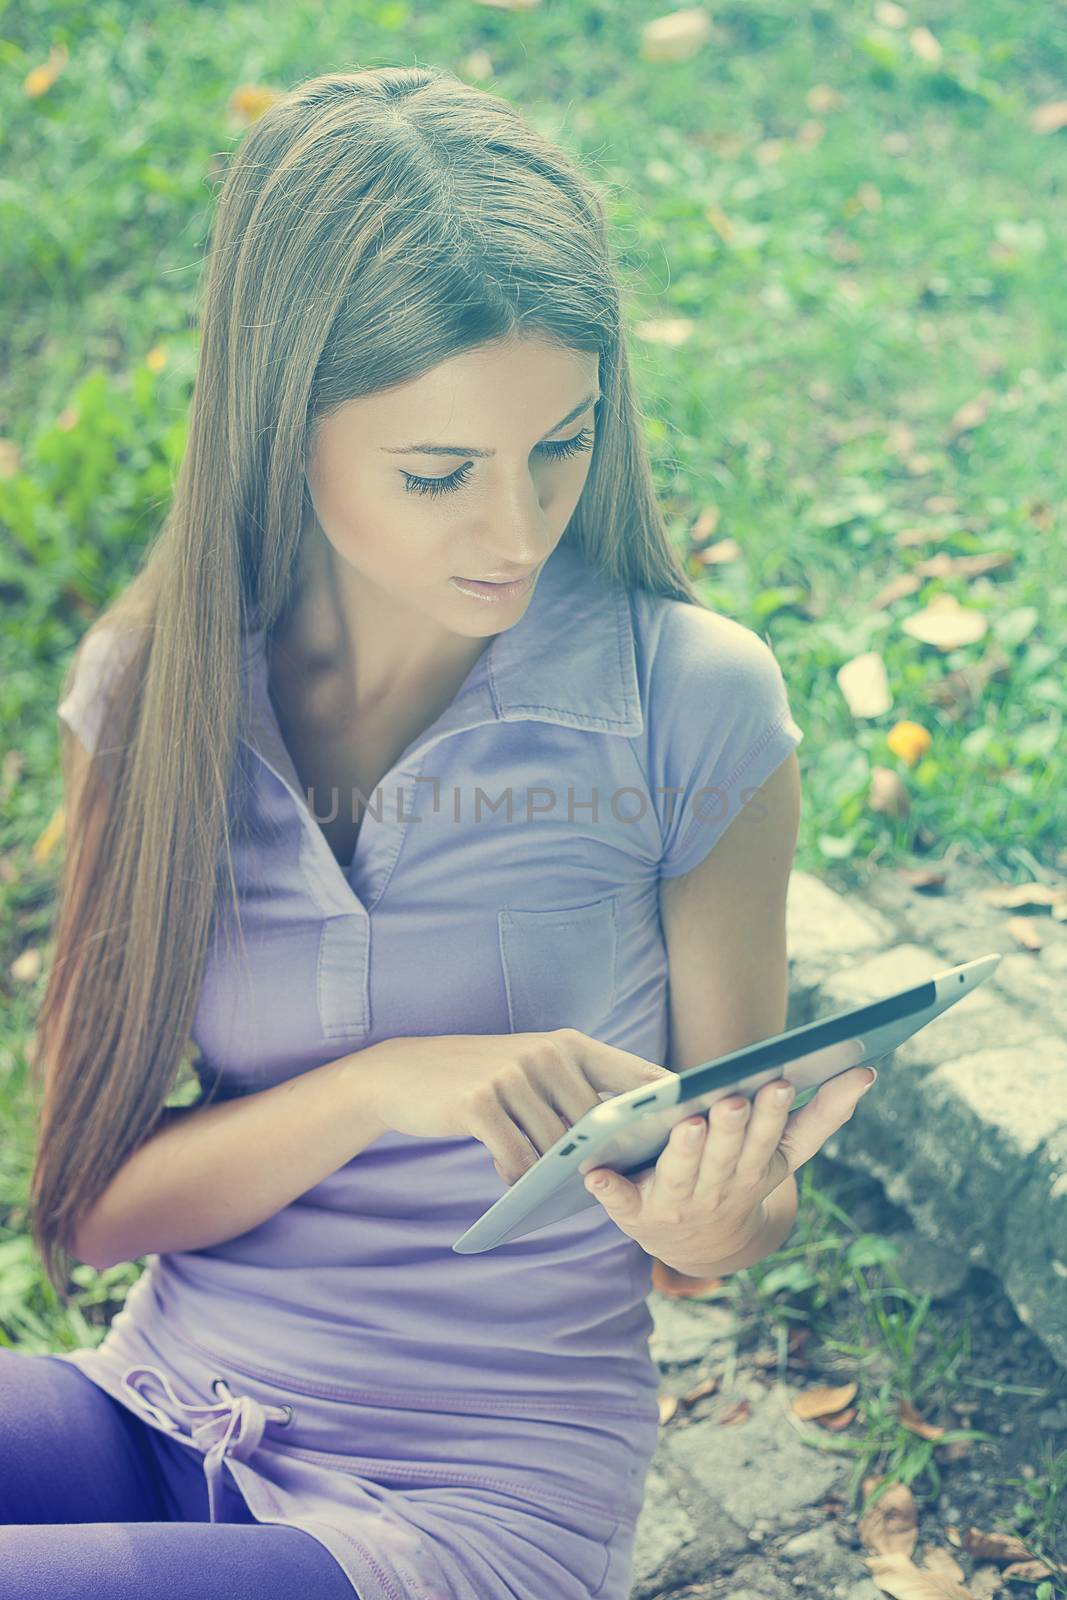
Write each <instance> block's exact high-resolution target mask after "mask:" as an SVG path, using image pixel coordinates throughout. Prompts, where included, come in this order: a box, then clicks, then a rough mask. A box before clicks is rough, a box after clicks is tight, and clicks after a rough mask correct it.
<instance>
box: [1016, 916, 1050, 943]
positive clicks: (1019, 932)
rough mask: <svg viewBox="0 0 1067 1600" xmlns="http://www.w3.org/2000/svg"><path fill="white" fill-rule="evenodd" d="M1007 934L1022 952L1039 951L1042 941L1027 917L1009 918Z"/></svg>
mask: <svg viewBox="0 0 1067 1600" xmlns="http://www.w3.org/2000/svg"><path fill="white" fill-rule="evenodd" d="M1008 932H1009V933H1010V934H1011V936H1012V938H1013V939H1014V940H1015V942H1016V944H1019V945H1021V946H1022V947H1023V949H1024V950H1041V949H1043V948H1044V941H1043V940H1042V938H1041V935H1040V934H1039V933H1038V931H1037V929H1036V928H1035V927H1034V924H1033V923H1032V922H1031V921H1030V918H1029V917H1009V918H1008Z"/></svg>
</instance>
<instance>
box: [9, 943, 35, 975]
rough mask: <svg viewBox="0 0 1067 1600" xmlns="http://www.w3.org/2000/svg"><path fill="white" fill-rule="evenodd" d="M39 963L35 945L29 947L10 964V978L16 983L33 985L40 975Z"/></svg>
mask: <svg viewBox="0 0 1067 1600" xmlns="http://www.w3.org/2000/svg"><path fill="white" fill-rule="evenodd" d="M41 962H42V957H41V952H40V950H38V949H37V947H36V945H30V946H29V948H28V949H26V950H23V951H22V953H21V955H17V956H16V957H15V959H14V961H13V962H12V963H11V968H10V971H11V976H12V977H13V978H14V979H15V982H16V983H34V982H35V981H36V980H37V979H38V978H39V977H40V975H41Z"/></svg>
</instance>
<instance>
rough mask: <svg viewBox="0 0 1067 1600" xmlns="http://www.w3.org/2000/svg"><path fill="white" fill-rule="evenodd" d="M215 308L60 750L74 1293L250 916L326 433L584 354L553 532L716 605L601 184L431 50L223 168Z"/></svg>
mask: <svg viewBox="0 0 1067 1600" xmlns="http://www.w3.org/2000/svg"><path fill="white" fill-rule="evenodd" d="M199 312H200V351H199V362H198V369H197V375H196V382H195V386H194V390H193V395H192V400H191V406H190V413H189V428H188V441H187V446H186V450H185V454H184V458H183V460H182V463H181V468H180V471H179V473H178V476H177V482H176V485H175V489H174V493H173V496H172V502H171V505H170V508H169V511H168V513H167V515H166V518H165V519H164V521H163V523H162V526H161V528H160V531H159V534H158V537H157V538H156V540H155V541H154V543H153V545H152V547H151V548H150V550H149V551H148V552H147V554H146V557H145V559H144V561H143V562H142V565H141V567H140V569H139V571H138V572H137V574H136V575H135V577H134V578H133V580H132V582H131V583H129V584H128V585H127V587H126V589H125V590H124V591H123V593H122V594H121V595H120V596H119V597H118V598H117V599H116V600H115V601H113V602H112V604H111V605H110V606H108V607H107V609H106V610H105V611H104V612H103V613H102V615H101V616H100V617H99V618H98V619H96V621H94V623H93V624H92V626H91V628H90V629H89V635H93V636H95V637H96V638H99V636H100V634H101V630H107V631H108V632H109V633H110V632H111V630H118V635H119V636H121V641H122V645H123V648H122V650H121V651H120V652H118V655H117V656H116V660H117V661H118V662H119V663H120V667H119V666H117V667H116V669H115V673H114V675H113V679H112V681H111V682H110V685H109V692H108V701H107V705H106V708H102V709H103V710H104V711H105V716H104V725H103V729H102V733H101V736H100V739H99V741H98V743H97V745H96V753H95V756H94V759H93V760H92V761H91V762H90V763H89V765H88V770H87V775H86V777H85V779H84V781H78V782H75V768H74V764H73V761H72V750H71V748H70V747H69V745H68V743H67V740H66V736H65V737H64V742H63V745H62V750H61V756H62V768H63V782H64V800H65V812H66V847H65V854H64V862H63V868H62V876H61V882H60V884H59V898H58V910H57V917H56V925H55V947H54V956H53V961H52V965H51V969H50V972H49V976H48V982H47V986H46V990H45V994H44V997H43V999H42V1002H41V1006H40V1008H39V1012H38V1024H37V1040H36V1050H35V1055H34V1068H35V1072H36V1073H37V1074H39V1082H40V1083H41V1084H43V1098H42V1104H41V1109H40V1123H39V1128H38V1137H37V1156H36V1164H35V1168H34V1173H33V1179H32V1185H31V1206H30V1212H31V1228H32V1233H33V1238H34V1241H35V1244H36V1247H37V1249H38V1251H39V1252H40V1254H41V1257H42V1260H43V1262H44V1266H45V1271H46V1272H47V1275H48V1278H49V1280H50V1282H51V1283H52V1284H53V1286H54V1287H55V1289H56V1291H57V1293H58V1294H59V1295H60V1296H61V1298H62V1299H64V1300H66V1299H68V1291H67V1277H68V1273H69V1263H68V1261H67V1260H66V1259H65V1257H66V1256H68V1255H69V1254H70V1245H71V1241H72V1239H73V1237H74V1236H75V1230H76V1225H77V1223H78V1222H79V1221H80V1220H81V1218H82V1217H83V1216H84V1215H85V1214H86V1213H87V1212H88V1210H89V1209H90V1208H91V1207H92V1205H93V1204H94V1203H95V1201H96V1200H97V1198H98V1197H99V1196H100V1195H101V1194H102V1193H103V1191H104V1189H105V1188H106V1187H107V1185H108V1184H109V1182H110V1181H111V1179H112V1178H113V1177H114V1175H115V1174H116V1172H117V1171H118V1170H119V1168H120V1167H121V1166H122V1165H123V1164H124V1162H125V1161H126V1160H127V1159H128V1157H129V1156H130V1155H132V1154H133V1152H134V1151H135V1150H136V1149H137V1148H138V1147H139V1146H140V1145H141V1144H142V1143H143V1142H144V1141H145V1139H146V1138H147V1137H148V1136H149V1135H150V1134H151V1133H152V1132H153V1131H154V1130H155V1129H156V1128H157V1126H158V1125H159V1124H160V1120H161V1118H162V1116H163V1112H164V1107H165V1104H166V1102H167V1100H168V1098H169V1096H170V1095H171V1093H172V1091H173V1089H174V1087H175V1084H176V1082H177V1081H178V1078H179V1074H180V1069H181V1065H182V1062H183V1060H184V1058H185V1054H186V1047H187V1045H188V1044H189V1043H190V1041H189V1030H190V1028H191V1027H192V1026H193V1017H194V1013H195V1010H196V1004H197V999H198V995H199V990H200V985H201V982H202V977H203V970H204V963H205V960H206V953H207V947H208V940H209V933H210V930H211V927H212V921H213V918H214V916H215V914H216V910H217V908H218V906H219V905H220V903H224V904H226V908H227V911H229V909H230V907H232V909H233V911H234V913H237V912H238V906H237V889H236V881H235V877H234V872H233V863H232V856H231V847H232V843H233V841H234V838H235V830H236V828H237V827H238V826H239V806H237V807H236V808H235V807H234V804H233V802H234V798H235V797H234V794H233V791H232V785H231V779H232V777H233V770H234V754H235V749H236V739H237V734H238V732H239V731H240V728H241V722H240V718H241V715H242V706H241V671H240V663H241V644H242V640H241V633H242V629H244V628H246V627H248V626H250V625H251V621H252V618H253V615H255V617H256V619H257V620H258V621H259V622H261V623H262V625H264V626H265V627H266V629H267V639H268V648H269V640H270V636H271V629H272V627H273V626H274V625H275V624H276V623H277V622H278V619H279V618H280V617H282V616H283V615H284V614H285V611H286V607H287V605H288V604H290V603H291V601H292V597H293V594H294V592H295V585H296V573H297V570H298V561H297V558H298V553H299V549H300V542H301V532H302V529H303V528H304V527H305V525H306V515H307V510H308V506H309V503H310V501H309V497H308V495H307V487H306V480H305V477H304V471H305V466H306V463H307V461H308V460H309V459H310V455H311V452H312V447H313V442H314V438H315V430H316V427H317V426H318V425H319V424H320V423H321V421H322V420H323V419H324V418H325V417H326V416H328V415H329V414H330V413H331V412H332V411H334V410H336V409H337V408H338V407H339V406H341V405H343V404H345V403H346V402H347V401H349V400H352V399H356V398H359V397H362V396H365V395H369V394H373V393H375V392H377V391H379V390H383V389H386V388H388V387H390V386H391V385H394V384H400V383H403V382H405V381H406V380H408V379H411V378H415V377H418V376H419V375H421V374H422V373H423V372H425V371H427V370H428V369H430V368H432V367H434V366H436V365H437V364H438V363H439V362H442V361H445V360H447V359H448V358H449V357H451V356H455V355H457V354H460V353H461V352H463V351H465V350H468V349H470V348H472V347H474V346H477V345H481V344H483V343H485V342H487V341H489V340H498V339H504V338H507V337H509V336H515V335H518V336H524V335H530V336H536V337H538V338H541V339H545V340H550V341H555V342H557V343H558V344H559V345H560V346H563V347H565V348H569V349H573V350H576V351H583V352H594V351H595V352H597V353H598V354H599V357H600V385H601V392H602V395H603V399H602V402H601V407H600V418H599V423H598V432H597V439H596V445H595V449H594V452H593V457H592V462H591V466H590V471H589V476H588V478H587V481H586V484H585V487H584V489H583V492H582V495H581V498H580V500H579V502H578V505H577V507H576V509H575V511H574V514H573V516H572V518H571V521H570V523H569V524H568V528H567V531H566V534H565V538H566V539H567V540H568V541H569V542H570V543H572V544H574V545H575V546H577V547H578V549H579V551H580V553H581V554H582V556H583V558H584V559H585V560H586V561H587V562H588V563H589V564H590V565H591V566H593V567H594V568H596V569H597V570H599V571H600V572H602V573H603V574H604V575H605V576H606V577H607V578H608V579H609V580H611V581H615V582H619V583H622V584H624V585H626V586H628V587H638V588H643V589H646V590H648V591H649V592H651V593H654V594H662V595H672V596H675V597H676V598H679V599H683V600H688V601H691V602H692V603H694V604H700V603H701V602H700V601H699V600H698V598H697V596H696V595H695V594H694V592H693V590H692V588H691V586H690V583H689V580H688V578H687V576H686V574H685V571H684V568H683V567H682V565H681V564H680V562H679V560H678V558H677V556H676V554H675V552H674V549H673V547H672V544H671V542H670V539H669V536H668V534H667V530H666V527H665V524H664V521H663V517H662V514H661V512H660V510H659V508H658V506H657V504H656V500H655V496H654V491H653V482H652V474H651V470H650V465H649V461H648V456H647V453H646V449H645V444H644V438H643V433H642V429H641V421H642V417H641V413H640V410H639V407H638V403H637V400H636V398H635V395H634V391H633V387H632V383H631V376H630V369H629V365H628V360H627V353H626V349H625V345H624V342H623V337H622V329H621V307H620V281H619V276H618V273H617V270H616V267H615V264H614V262H613V259H612V254H611V250H610V247H609V242H608V237H607V230H606V226H605V212H604V207H603V204H602V201H601V199H600V196H599V194H598V192H597V189H596V187H595V186H594V185H593V184H592V182H590V181H589V180H588V179H587V178H586V177H585V176H584V175H583V174H582V173H581V171H580V170H579V169H578V167H577V166H576V164H575V163H574V162H573V161H572V160H571V159H570V157H569V156H568V155H567V154H566V153H565V152H564V151H563V150H561V149H560V148H558V147H557V146H556V145H554V144H553V143H551V142H550V141H549V140H547V139H545V138H544V137H542V136H541V135H540V134H539V133H538V132H536V131H535V130H534V129H532V128H530V127H529V126H528V125H527V124H526V123H525V122H524V121H523V120H522V118H521V116H520V115H519V113H518V112H517V111H516V110H515V108H514V107H513V106H511V105H510V104H508V103H507V102H506V101H504V100H502V99H499V98H498V97H496V96H495V95H492V94H490V93H487V92H486V91H485V90H482V89H479V88H476V87H472V86H471V85H469V84H466V83H464V82H463V81H462V80H461V79H459V78H457V77H456V76H455V75H454V74H453V73H451V72H449V71H448V70H446V69H443V68H436V67H380V68H375V69H372V70H368V71H363V72H351V73H327V74H324V75H323V76H320V77H316V78H312V79H310V80H308V81H306V82H304V83H302V84H299V85H297V87H296V88H295V89H293V90H292V91H291V92H289V93H287V94H285V95H283V96H281V97H279V98H278V99H276V100H275V101H274V102H273V103H272V104H271V105H270V106H269V108H268V109H267V111H266V112H265V113H264V114H263V115H262V116H261V117H260V119H259V120H258V121H257V122H256V123H255V124H254V125H253V126H252V128H251V129H250V130H249V131H248V133H247V134H246V135H245V137H244V139H243V141H242V143H241V145H240V147H239V148H238V149H237V151H236V152H235V154H234V156H233V158H232V160H231V162H230V165H229V168H228V171H227V174H226V178H225V181H224V183H223V184H222V188H221V191H220V193H219V196H218V202H217V207H216V211H215V215H214V219H213V227H212V237H211V244H210V249H209V253H208V259H207V263H206V271H205V275H204V279H203V288H202V294H201V300H200V307H199ZM89 642H90V641H89V639H88V637H87V638H86V639H83V641H82V643H81V644H80V645H79V648H78V650H77V651H76V652H75V656H74V659H73V661H72V663H71V667H70V670H69V671H68V674H67V678H66V682H65V685H64V693H66V692H67V690H68V689H69V688H70V686H71V684H72V683H73V681H74V678H75V676H76V674H77V671H78V667H79V663H80V662H81V661H82V659H83V656H84V652H85V650H86V648H87V645H89ZM120 668H121V670H120ZM224 886H225V892H227V893H228V896H229V899H228V901H227V902H220V898H219V896H220V891H223V890H224ZM234 920H235V922H236V925H237V926H238V928H239V921H240V919H239V914H238V915H236V916H235V919H234Z"/></svg>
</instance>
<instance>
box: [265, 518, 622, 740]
mask: <svg viewBox="0 0 1067 1600" xmlns="http://www.w3.org/2000/svg"><path fill="white" fill-rule="evenodd" d="M242 661H243V664H244V665H245V666H246V667H248V666H250V667H252V668H253V669H254V694H253V706H254V711H253V727H252V738H251V739H250V740H249V741H248V742H250V743H252V744H253V746H254V747H256V748H261V741H262V740H263V739H264V738H267V739H268V742H269V743H270V744H271V745H272V746H275V747H276V746H277V743H278V739H279V737H280V735H279V734H278V730H277V729H276V726H274V725H275V722H276V719H275V718H274V717H273V715H271V713H270V710H269V709H268V708H269V696H268V694H267V660H266V651H265V648H264V630H263V628H262V626H258V627H253V629H252V630H251V631H250V632H249V633H248V634H246V635H245V638H244V648H243V655H242ZM257 713H258V714H257ZM493 721H498V722H521V721H539V722H552V723H557V724H559V725H561V726H564V727H571V728H586V729H589V730H590V731H592V732H598V733H616V734H623V735H625V736H626V737H628V738H632V737H634V736H635V735H637V734H639V733H641V732H642V731H643V728H644V716H643V712H642V707H641V695H640V690H639V686H638V678H637V661H636V652H635V643H634V628H633V616H632V612H631V607H630V599H629V595H628V593H627V591H626V590H625V588H623V587H621V586H619V585H617V584H613V583H609V581H608V580H607V579H606V578H604V577H603V576H602V575H601V574H600V573H598V572H597V571H596V570H595V569H594V568H592V567H590V566H588V565H587V564H586V562H585V561H584V560H583V558H582V556H581V555H580V553H579V552H578V550H577V549H576V547H574V546H573V545H571V544H569V543H568V542H567V541H566V539H565V538H564V539H563V540H561V541H560V543H559V544H557V546H556V547H555V549H554V550H553V551H552V553H551V555H550V556H549V557H548V559H547V561H546V562H545V565H544V567H543V568H542V571H541V575H540V577H539V578H538V580H537V583H536V584H535V586H534V592H533V594H532V595H531V597H530V602H529V604H528V605H527V607H526V610H525V611H524V612H523V614H522V616H521V617H520V618H519V620H518V621H517V622H516V623H513V624H512V626H511V627H510V628H505V629H503V630H502V631H501V632H500V633H498V634H496V635H495V636H494V638H493V639H492V641H491V643H490V644H489V646H488V648H487V649H486V650H484V651H483V652H482V654H481V655H480V656H479V658H478V660H477V661H476V662H475V664H474V666H473V667H472V669H471V673H470V675H469V676H468V678H467V679H466V680H465V681H464V683H463V685H462V686H461V688H460V690H459V693H458V694H457V696H456V699H455V701H454V702H453V704H452V706H451V707H449V710H448V711H447V712H445V713H444V714H443V720H442V722H441V723H440V724H439V731H440V733H442V734H443V733H444V732H446V731H458V730H459V729H460V728H462V727H475V726H478V725H480V724H483V723H486V722H493ZM261 753H262V749H261Z"/></svg>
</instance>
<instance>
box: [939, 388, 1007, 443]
mask: <svg viewBox="0 0 1067 1600" xmlns="http://www.w3.org/2000/svg"><path fill="white" fill-rule="evenodd" d="M994 398H995V396H994V393H993V390H992V389H982V390H981V391H980V393H978V394H976V395H975V396H974V398H973V400H965V401H964V403H963V405H961V406H960V407H959V409H958V410H957V411H956V412H954V414H953V416H952V418H951V420H950V422H949V425H948V431H949V434H950V435H951V437H952V438H953V439H955V438H957V437H958V435H959V434H961V433H970V431H971V429H972V428H980V427H981V426H982V423H983V422H984V421H985V420H986V418H987V417H988V416H989V408H990V406H991V405H992V403H993V400H994Z"/></svg>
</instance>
